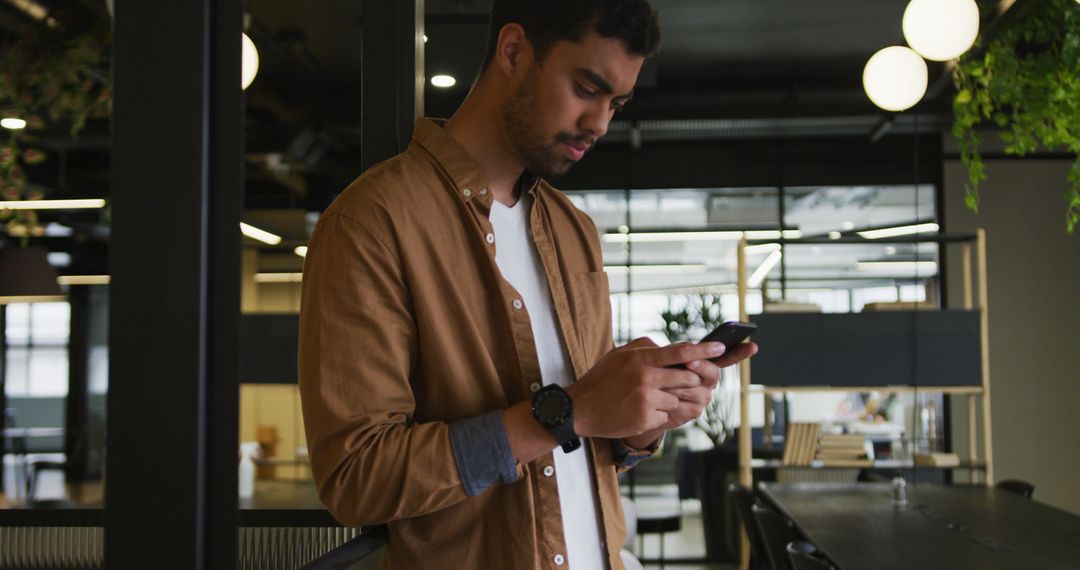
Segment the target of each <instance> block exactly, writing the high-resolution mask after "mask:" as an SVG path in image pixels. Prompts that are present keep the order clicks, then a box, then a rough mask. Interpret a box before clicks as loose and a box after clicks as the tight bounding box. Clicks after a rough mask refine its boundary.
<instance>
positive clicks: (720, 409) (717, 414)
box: [660, 291, 739, 561]
mask: <svg viewBox="0 0 1080 570" xmlns="http://www.w3.org/2000/svg"><path fill="white" fill-rule="evenodd" d="M721 308H722V307H721V302H720V296H719V295H715V294H712V293H709V292H707V291H702V292H699V293H697V294H695V295H687V296H685V297H683V298H681V299H680V298H670V299H669V303H668V307H667V309H666V310H664V311H662V312H661V313H660V317H661V318H662V319H663V321H664V330H663V332H664V335H665V336H666V337H667V339H668V340H669V341H671V342H683V341H693V340H697V339H700V338H701V337H703V336H704V335H705V334H706V333H708V332H709V331H711V330H712V329H714V328H715V327H716V326H717V325H719V324H721V323H722V322H723V321H724V319H723V317H722V316H721V315H722V310H721ZM734 379H735V375H734V373H733V371H730V370H724V371H723V373H722V375H721V381H720V383H719V384H718V385H717V389H716V392H714V393H713V398H712V400H711V401H710V402H709V404H708V405H706V406H705V409H704V410H703V411H702V414H701V416H699V417H698V418H697V419H696V420H694V423H693V427H694V428H697V429H699V430H701V431H702V432H703V433H704V434H705V435H707V436H708V438H709V440H710V441H711V442H712V444H713V447H712V448H710V449H706V450H703V451H683V454H682V456H681V458H680V460H679V461H677V463H678V465H679V466H680V467H679V469H678V471H679V487H680V495H681V496H682V498H690V497H696V498H698V499H700V500H701V517H702V524H703V526H704V530H705V548H706V556H707V557H708V559H709V560H716V561H722V560H736V559H737V558H738V554H739V534H738V529H739V526H738V522H737V520H736V518H735V509H734V505H733V503H732V502H731V498H730V497H729V496H728V494H727V486H728V484H729V483H734V482H737V481H738V457H739V456H738V448H737V447H736V446H735V445H734V439H732V437H731V436H732V434H733V433H734V426H733V424H732V420H733V416H734V412H735V403H736V401H737V398H736V396H735V393H734V392H733V391H732V390H731V389H730V382H732V381H734Z"/></svg>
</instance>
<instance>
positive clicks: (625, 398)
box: [567, 338, 724, 439]
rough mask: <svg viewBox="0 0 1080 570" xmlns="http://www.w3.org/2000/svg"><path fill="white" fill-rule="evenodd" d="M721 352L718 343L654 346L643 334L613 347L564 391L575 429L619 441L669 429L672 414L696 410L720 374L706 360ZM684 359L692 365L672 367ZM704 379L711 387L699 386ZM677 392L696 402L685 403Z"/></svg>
mask: <svg viewBox="0 0 1080 570" xmlns="http://www.w3.org/2000/svg"><path fill="white" fill-rule="evenodd" d="M723 354H724V345H723V344H722V343H718V342H705V343H699V344H688V343H682V344H673V345H669V346H664V347H658V346H656V345H655V343H653V342H652V341H651V340H649V339H647V338H640V339H637V340H635V341H633V342H631V343H630V344H627V345H625V346H622V347H619V348H616V349H614V350H612V351H611V352H609V353H607V354H605V355H604V357H603V358H601V359H600V361H599V362H597V363H596V365H595V366H593V367H592V369H591V370H589V371H588V372H587V373H586V374H585V376H583V377H582V378H581V379H580V380H579V381H578V382H576V383H575V384H574V385H572V386H570V387H569V388H568V389H567V392H569V393H570V397H571V398H572V399H573V401H574V431H575V432H576V433H577V434H578V435H581V436H585V437H607V438H612V439H620V438H625V437H631V436H635V435H639V434H643V433H645V432H650V431H653V430H657V429H661V428H663V429H667V428H666V426H667V425H669V423H670V422H671V421H672V415H675V416H676V417H683V416H685V415H686V414H688V413H690V412H691V411H692V409H693V406H697V411H698V413H699V414H700V413H701V408H703V407H704V405H705V403H707V402H708V397H709V395H710V394H711V393H712V389H713V388H715V387H716V382H717V379H718V378H719V368H717V366H716V364H714V363H712V362H709V360H711V359H717V358H720V357H721V356H722V355H723ZM686 363H694V364H691V366H690V367H687V368H683V367H676V366H678V365H680V364H686ZM703 378H709V379H710V380H709V382H711V386H710V387H708V388H705V387H703ZM702 394H705V396H704V399H702ZM680 396H684V397H687V398H689V399H691V400H692V401H693V402H694V404H690V406H691V407H686V405H685V404H684V403H683V401H682V399H681V398H680ZM693 417H697V416H696V415H695V416H693ZM690 419H693V418H690Z"/></svg>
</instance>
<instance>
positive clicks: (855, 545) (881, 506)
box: [759, 483, 1080, 570]
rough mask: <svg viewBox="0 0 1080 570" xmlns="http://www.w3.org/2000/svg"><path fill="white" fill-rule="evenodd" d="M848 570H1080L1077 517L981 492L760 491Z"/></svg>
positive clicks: (879, 487) (854, 487)
mask: <svg viewBox="0 0 1080 570" xmlns="http://www.w3.org/2000/svg"><path fill="white" fill-rule="evenodd" d="M759 489H760V490H761V491H762V493H763V495H764V496H765V498H766V499H768V501H769V502H771V503H772V504H773V505H774V506H776V507H777V509H779V510H780V511H781V512H782V513H783V514H784V515H786V516H787V517H788V518H789V519H791V520H792V522H794V523H795V526H796V527H797V528H798V530H799V531H800V532H801V533H802V534H803V535H805V536H806V537H807V538H808V539H809V540H810V541H811V542H813V543H814V544H816V545H817V547H818V548H819V549H820V550H821V551H822V552H823V553H824V554H826V555H827V556H828V557H829V558H830V559H831V560H832V561H833V562H834V563H835V564H836V565H837V566H838V567H839V568H841V569H843V570H862V569H866V570H890V569H893V568H897V569H899V568H904V569H911V568H915V569H918V570H931V569H936V568H978V569H980V570H983V569H996V568H1003V569H1004V568H1008V569H1017V568H1021V569H1026V568H1039V569H1045V570H1049V569H1056V568H1061V569H1066V568H1068V569H1073V570H1075V569H1077V568H1080V516H1077V515H1074V514H1071V513H1068V512H1066V511H1063V510H1060V509H1056V508H1054V507H1051V506H1049V505H1045V504H1042V503H1039V502H1037V501H1033V500H1031V499H1025V498H1024V497H1021V496H1019V495H1015V494H1013V493H1009V492H1007V491H1003V490H1001V489H996V488H994V487H987V486H983V485H948V486H946V485H927V484H923V485H917V486H915V485H909V486H908V504H907V505H906V506H902V507H898V506H895V505H893V502H892V485H891V484H888V483H884V484H878V483H856V484H841V485H837V484H826V483H795V484H781V483H761V484H759Z"/></svg>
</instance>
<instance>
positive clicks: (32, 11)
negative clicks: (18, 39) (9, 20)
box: [8, 0, 49, 22]
mask: <svg viewBox="0 0 1080 570" xmlns="http://www.w3.org/2000/svg"><path fill="white" fill-rule="evenodd" d="M8 3H9V4H11V5H13V6H15V7H16V8H18V9H20V10H22V11H23V12H24V13H26V15H27V16H30V17H31V18H33V19H35V20H37V21H39V22H40V21H42V20H44V19H45V17H46V16H48V15H49V11H48V10H46V9H45V7H44V6H42V5H41V4H39V3H37V2H35V1H34V0H8Z"/></svg>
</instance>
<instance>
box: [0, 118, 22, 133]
mask: <svg viewBox="0 0 1080 570" xmlns="http://www.w3.org/2000/svg"><path fill="white" fill-rule="evenodd" d="M0 127H4V128H5V129H11V130H13V131H17V130H19V129H25V128H26V121H24V120H22V119H18V118H15V117H4V118H3V119H0Z"/></svg>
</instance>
